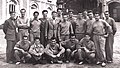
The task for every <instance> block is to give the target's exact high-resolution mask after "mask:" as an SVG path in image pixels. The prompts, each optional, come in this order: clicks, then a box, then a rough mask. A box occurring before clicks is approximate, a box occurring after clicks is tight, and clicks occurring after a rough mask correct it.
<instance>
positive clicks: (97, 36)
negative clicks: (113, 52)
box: [92, 13, 111, 67]
mask: <svg viewBox="0 0 120 68" xmlns="http://www.w3.org/2000/svg"><path fill="white" fill-rule="evenodd" d="M110 29H111V26H110V25H109V24H108V23H107V22H106V21H104V20H102V19H100V16H99V13H96V14H95V22H94V23H93V26H92V34H93V42H94V44H95V46H96V59H97V64H100V63H101V66H103V67H104V66H106V64H105V56H104V54H103V50H104V47H105V40H106V39H105V38H106V37H108V35H109V34H110Z"/></svg>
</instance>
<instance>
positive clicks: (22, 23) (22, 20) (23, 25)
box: [17, 9, 30, 40]
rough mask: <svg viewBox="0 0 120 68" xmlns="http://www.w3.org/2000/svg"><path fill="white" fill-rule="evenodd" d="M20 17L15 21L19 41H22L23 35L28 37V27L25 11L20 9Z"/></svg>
mask: <svg viewBox="0 0 120 68" xmlns="http://www.w3.org/2000/svg"><path fill="white" fill-rule="evenodd" d="M20 13H21V17H19V18H18V19H17V26H18V35H19V40H22V37H23V36H24V35H26V36H29V32H28V28H29V26H30V24H29V21H28V18H26V16H25V15H26V10H25V9H21V10H20Z"/></svg>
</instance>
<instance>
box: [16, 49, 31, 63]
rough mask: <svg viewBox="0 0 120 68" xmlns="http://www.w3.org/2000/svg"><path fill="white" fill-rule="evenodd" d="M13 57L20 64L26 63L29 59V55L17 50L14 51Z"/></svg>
mask: <svg viewBox="0 0 120 68" xmlns="http://www.w3.org/2000/svg"><path fill="white" fill-rule="evenodd" d="M14 56H15V59H16V61H17V62H20V61H22V60H25V61H28V60H29V59H30V58H31V55H30V54H29V53H26V54H23V53H22V52H21V51H19V50H15V52H14Z"/></svg>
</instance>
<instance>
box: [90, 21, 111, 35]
mask: <svg viewBox="0 0 120 68" xmlns="http://www.w3.org/2000/svg"><path fill="white" fill-rule="evenodd" d="M106 28H107V29H106ZM110 29H111V27H110V25H109V24H108V23H107V22H106V21H104V20H102V19H99V21H95V22H94V24H93V26H92V31H93V34H98V35H104V34H106V33H109V32H110Z"/></svg>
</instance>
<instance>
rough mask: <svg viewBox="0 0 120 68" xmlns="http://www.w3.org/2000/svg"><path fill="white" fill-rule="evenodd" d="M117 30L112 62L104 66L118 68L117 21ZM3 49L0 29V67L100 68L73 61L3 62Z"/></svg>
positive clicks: (119, 25) (3, 44)
mask: <svg viewBox="0 0 120 68" xmlns="http://www.w3.org/2000/svg"><path fill="white" fill-rule="evenodd" d="M117 28H118V31H117V33H116V35H115V42H114V55H113V60H114V61H113V63H112V64H107V66H106V67H104V68H120V46H119V45H120V22H119V23H117ZM5 50H6V41H5V39H4V33H3V32H2V30H0V66H1V67H0V68H102V67H101V66H99V65H95V64H84V65H77V64H74V63H69V64H65V63H64V64H45V65H41V64H38V65H32V64H20V65H15V64H8V63H6V62H5Z"/></svg>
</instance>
